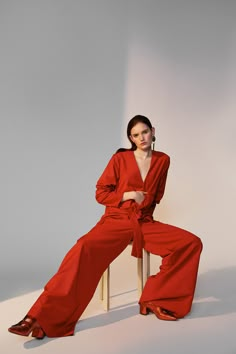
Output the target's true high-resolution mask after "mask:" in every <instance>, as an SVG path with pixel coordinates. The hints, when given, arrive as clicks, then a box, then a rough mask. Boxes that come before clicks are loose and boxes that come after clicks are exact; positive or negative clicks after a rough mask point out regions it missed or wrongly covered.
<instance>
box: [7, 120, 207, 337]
mask: <svg viewBox="0 0 236 354" xmlns="http://www.w3.org/2000/svg"><path fill="white" fill-rule="evenodd" d="M154 133H155V129H154V128H153V127H152V125H151V122H150V121H149V119H148V118H146V117H144V116H141V115H137V116H135V117H134V118H132V119H131V120H130V122H129V123H128V127H127V136H128V139H129V141H130V142H131V148H130V149H119V150H118V151H117V153H116V154H114V155H113V156H112V158H111V159H110V161H109V163H108V165H107V167H106V168H105V170H104V172H103V173H102V175H101V177H100V178H99V180H98V182H97V186H96V199H97V201H98V202H99V203H101V204H103V205H105V207H106V209H105V213H104V215H103V216H102V218H101V220H100V221H99V222H98V223H97V224H96V226H95V227H94V228H93V229H92V230H90V231H89V232H88V233H87V234H86V235H84V236H83V237H81V238H80V239H79V240H78V241H77V243H76V244H75V245H74V246H73V247H72V248H71V250H70V251H69V252H68V253H67V255H66V256H65V258H64V260H63V261H62V263H61V265H60V267H59V269H58V271H57V273H56V274H55V275H54V276H53V277H52V278H51V279H50V280H49V282H48V283H47V284H46V286H45V288H44V291H43V292H42V294H41V295H40V296H39V298H38V299H37V300H36V302H35V303H34V305H33V306H32V307H31V309H30V310H29V311H28V313H27V315H26V316H25V317H24V319H23V320H22V321H20V322H19V323H17V324H16V325H13V326H11V327H10V328H9V331H10V332H11V333H14V334H19V335H23V336H28V335H29V334H30V333H31V334H32V336H33V337H36V338H38V339H41V338H43V337H44V336H45V335H47V336H48V337H60V336H69V335H73V334H74V328H75V325H76V323H77V321H78V319H79V318H80V316H81V315H82V313H83V312H84V310H85V308H86V307H87V305H88V303H89V302H90V300H91V298H92V296H93V294H94V292H95V290H96V287H97V284H98V282H99V280H100V278H101V276H102V274H103V272H104V271H105V269H106V268H107V267H108V265H109V264H110V263H111V262H112V261H113V260H114V259H115V258H116V257H117V256H118V255H119V254H120V253H121V252H122V251H123V250H124V249H125V248H126V247H127V245H128V244H129V243H130V241H131V240H133V248H132V255H133V256H135V257H142V248H145V249H146V250H147V251H149V252H151V253H153V254H156V255H160V256H161V257H162V265H161V267H160V272H158V273H157V274H156V275H152V276H150V277H149V278H148V280H147V282H146V284H145V287H144V290H143V293H142V295H141V298H140V300H139V305H140V313H141V314H142V315H146V314H148V313H149V312H153V313H154V314H155V315H156V316H157V318H159V319H161V320H169V321H175V320H177V319H179V318H182V317H184V316H185V315H186V314H187V313H188V312H189V311H190V309H191V305H192V300H193V295H194V290H195V285H196V277H197V271H198V264H199V258H200V253H201V250H202V243H201V241H200V239H199V238H198V237H197V236H195V235H193V234H191V233H190V232H188V231H185V230H182V229H180V228H177V227H174V226H171V225H168V224H163V223H161V222H159V221H154V220H153V212H154V209H155V206H156V204H157V203H159V202H160V200H161V198H162V196H163V194H164V189H165V184H166V177H167V172H168V168H169V163H170V159H169V156H168V155H166V154H165V153H163V152H158V151H154V150H152V142H154V141H155V135H154Z"/></svg>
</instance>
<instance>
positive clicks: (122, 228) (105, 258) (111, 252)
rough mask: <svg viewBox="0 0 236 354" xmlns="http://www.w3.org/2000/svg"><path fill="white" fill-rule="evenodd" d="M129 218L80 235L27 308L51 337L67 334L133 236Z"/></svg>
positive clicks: (114, 221)
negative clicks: (29, 307) (109, 266)
mask: <svg viewBox="0 0 236 354" xmlns="http://www.w3.org/2000/svg"><path fill="white" fill-rule="evenodd" d="M132 235H133V234H132V230H131V227H130V222H129V220H127V221H123V220H105V221H104V222H100V223H98V224H97V225H96V226H95V227H94V228H93V229H92V230H91V231H90V232H89V233H87V234H86V235H84V236H83V237H81V238H80V239H79V240H78V242H77V243H76V244H75V245H74V246H73V247H72V248H71V249H70V251H69V252H68V253H67V254H66V256H65V258H64V259H63V261H62V263H61V265H60V267H59V269H58V271H57V273H56V274H55V275H54V276H53V277H52V278H51V279H50V280H49V282H48V283H47V284H46V286H45V288H44V291H43V293H42V294H41V295H40V296H39V298H38V299H37V300H36V302H35V303H34V305H33V306H32V307H31V309H30V310H29V312H28V316H30V317H33V318H36V319H37V321H38V323H39V324H40V326H41V327H42V328H43V330H44V332H45V333H46V335H47V336H48V337H60V336H68V335H72V334H73V333H74V328H75V325H76V323H77V321H78V319H79V318H80V316H81V315H82V313H83V312H84V310H85V308H86V307H87V305H88V303H89V302H90V300H91V298H92V296H93V294H94V292H95V290H96V287H97V284H98V282H99V280H100V278H101V276H102V274H103V272H104V271H105V269H106V268H107V267H108V265H109V264H110V263H111V262H112V261H113V260H114V259H115V258H116V257H117V256H118V255H119V254H120V253H121V252H122V251H123V250H124V249H125V248H126V246H127V245H128V244H129V242H130V240H131V239H132Z"/></svg>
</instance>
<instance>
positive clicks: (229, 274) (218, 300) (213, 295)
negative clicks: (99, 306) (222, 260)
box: [24, 267, 236, 349]
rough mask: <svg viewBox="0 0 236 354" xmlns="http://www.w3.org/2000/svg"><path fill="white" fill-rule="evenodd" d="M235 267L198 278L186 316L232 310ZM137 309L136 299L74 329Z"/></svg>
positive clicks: (34, 343) (109, 321)
mask: <svg viewBox="0 0 236 354" xmlns="http://www.w3.org/2000/svg"><path fill="white" fill-rule="evenodd" d="M235 279H236V267H230V268H224V269H216V270H211V271H208V272H206V273H203V274H200V275H199V277H198V283H197V290H196V295H195V299H194V303H193V307H192V311H191V313H190V314H189V315H188V316H186V319H195V318H200V317H211V316H221V315H226V314H229V313H233V312H236V282H235ZM138 312H139V307H138V304H137V302H131V303H128V304H124V306H122V307H121V306H117V307H115V308H112V310H110V311H109V312H106V313H102V314H99V315H96V316H93V317H89V318H86V319H83V320H81V321H79V322H78V324H77V326H76V329H75V332H80V331H84V330H89V329H91V328H95V327H102V326H108V325H110V324H112V323H115V322H118V321H122V320H125V319H127V318H130V317H133V316H136V315H137V314H138ZM52 340H55V338H45V339H44V340H43V341H38V340H32V341H28V342H26V343H25V344H24V347H25V348H26V349H31V348H34V347H38V346H41V345H43V344H46V343H48V342H50V341H52Z"/></svg>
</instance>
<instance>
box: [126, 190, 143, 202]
mask: <svg viewBox="0 0 236 354" xmlns="http://www.w3.org/2000/svg"><path fill="white" fill-rule="evenodd" d="M146 194H147V192H144V191H131V192H124V194H123V198H122V202H124V201H126V200H129V199H133V200H134V201H135V202H136V203H138V204H141V203H142V202H143V201H144V199H145V195H146Z"/></svg>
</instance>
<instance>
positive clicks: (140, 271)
mask: <svg viewBox="0 0 236 354" xmlns="http://www.w3.org/2000/svg"><path fill="white" fill-rule="evenodd" d="M137 268H138V294H139V296H141V294H142V291H143V259H142V258H137Z"/></svg>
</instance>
